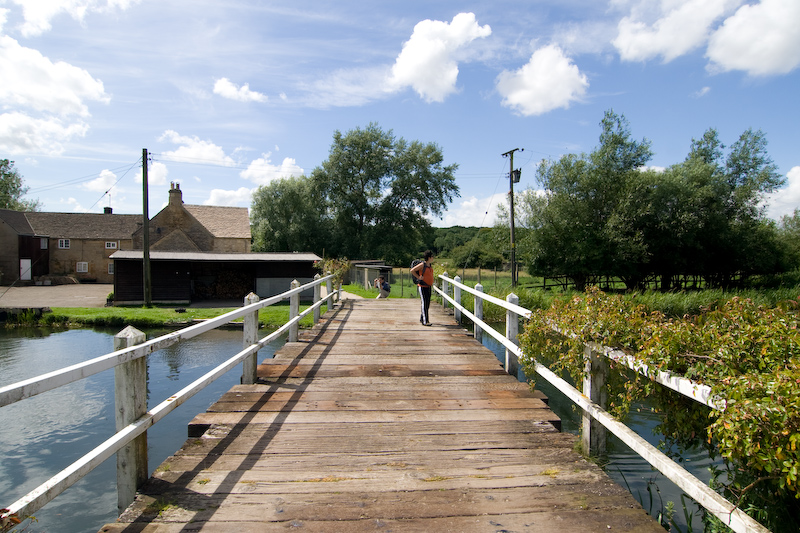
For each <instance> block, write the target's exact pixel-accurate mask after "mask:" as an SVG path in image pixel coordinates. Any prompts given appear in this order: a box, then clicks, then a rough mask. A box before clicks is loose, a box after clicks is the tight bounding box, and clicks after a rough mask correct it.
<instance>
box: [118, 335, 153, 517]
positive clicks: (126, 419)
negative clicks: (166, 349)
mask: <svg viewBox="0 0 800 533" xmlns="http://www.w3.org/2000/svg"><path fill="white" fill-rule="evenodd" d="M146 340H147V335H145V334H144V333H142V332H141V331H139V330H138V329H136V328H134V327H133V326H128V327H126V328H125V329H123V330H122V331H120V332H119V333H117V334H116V335H115V336H114V350H115V351H116V350H121V349H123V348H128V347H130V346H135V345H137V344H141V343H143V342H144V341H146ZM114 406H115V421H116V427H117V431H120V430H121V429H122V428H124V427H125V426H127V425H129V424H132V423H133V422H134V421H136V419H137V418H139V417H140V416H142V415H144V414H145V413H146V412H147V357H139V358H137V359H134V360H133V361H128V362H127V363H123V364H121V365H117V366H115V367H114ZM145 481H147V432H145V433H143V434H141V435H139V436H138V437H136V439H134V440H133V441H132V442H131V443H130V444H128V445H127V446H125V447H124V448H122V449H120V450H119V451H118V452H117V509H118V510H119V512H120V514H122V512H123V511H124V510H125V509H126V508H127V507H128V506H129V505H130V504H131V503H133V500H134V498H135V497H136V489H137V488H139V487H140V486H141V485H142V484H143V483H144V482H145Z"/></svg>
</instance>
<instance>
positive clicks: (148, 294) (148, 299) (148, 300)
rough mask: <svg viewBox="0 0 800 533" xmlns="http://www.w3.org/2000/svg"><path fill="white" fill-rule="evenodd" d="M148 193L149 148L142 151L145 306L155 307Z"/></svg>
mask: <svg viewBox="0 0 800 533" xmlns="http://www.w3.org/2000/svg"><path fill="white" fill-rule="evenodd" d="M148 204H149V200H148V193H147V148H143V149H142V249H143V259H144V262H143V263H142V271H143V275H144V279H143V282H144V305H145V307H152V306H153V294H152V291H151V281H150V213H149V211H150V210H149V207H148Z"/></svg>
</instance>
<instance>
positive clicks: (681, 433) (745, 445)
mask: <svg viewBox="0 0 800 533" xmlns="http://www.w3.org/2000/svg"><path fill="white" fill-rule="evenodd" d="M634 302H635V299H631V298H625V297H623V296H619V295H607V294H604V293H602V292H601V291H599V290H597V289H596V288H593V289H590V290H589V291H587V292H586V293H585V294H573V295H570V296H569V297H568V298H565V299H563V300H556V301H555V302H554V303H553V305H552V306H551V307H550V308H548V309H546V310H537V311H534V313H533V317H532V318H531V320H530V321H529V322H528V323H527V325H526V327H525V331H524V333H523V334H521V335H520V342H521V344H522V346H523V349H524V353H525V355H526V361H525V362H526V363H527V364H528V365H530V363H531V362H532V360H533V359H534V358H536V359H537V360H539V361H540V362H543V363H544V364H549V365H550V366H552V367H554V369H555V370H560V371H564V372H568V373H569V374H570V376H571V377H572V379H573V380H575V382H576V383H578V382H580V380H581V379H582V372H583V350H584V345H585V344H586V343H589V342H595V343H598V344H601V345H604V346H608V347H612V348H615V349H620V350H622V351H624V352H626V353H628V354H635V356H636V357H637V358H638V359H640V360H641V361H642V362H644V363H646V364H647V365H648V366H649V367H650V369H651V371H653V372H656V371H659V370H663V371H669V372H673V373H676V374H679V375H682V376H685V377H688V378H690V379H692V380H694V381H696V382H699V383H704V384H707V385H708V386H710V387H711V389H712V393H713V395H714V396H715V397H716V398H718V399H724V400H725V408H724V409H723V410H712V409H708V408H697V407H693V408H691V409H686V408H685V403H686V401H687V400H685V399H678V398H675V395H674V394H672V393H670V394H665V393H663V391H659V390H658V389H661V387H660V386H657V385H655V383H654V382H652V381H651V380H649V379H647V378H645V377H641V376H639V377H635V378H632V379H626V378H625V377H624V376H630V373H624V372H612V377H613V379H610V380H609V385H608V386H609V398H610V406H609V407H610V410H611V411H612V412H613V413H614V414H616V415H618V416H624V414H625V413H626V412H627V409H629V407H630V404H631V402H632V401H633V400H634V399H636V398H641V397H642V396H643V395H645V394H652V395H653V396H652V398H655V401H656V403H657V404H660V408H661V409H662V410H663V412H665V413H670V415H669V416H666V417H665V423H664V426H663V428H662V429H664V432H665V434H666V435H667V437H668V438H671V439H672V440H674V441H676V442H689V441H691V440H692V438H693V437H695V435H694V433H696V432H698V428H700V429H699V431H704V432H705V435H704V440H705V441H706V442H705V444H706V446H707V447H709V448H710V449H712V450H716V451H717V452H718V453H719V454H720V455H721V456H722V457H723V458H724V459H725V461H726V465H727V466H726V468H727V470H726V472H725V473H726V474H727V477H725V476H719V477H717V478H715V482H714V484H715V485H716V488H717V489H718V490H720V491H721V492H722V493H723V494H724V495H725V496H726V497H727V498H728V499H730V500H731V501H733V502H734V503H735V504H738V505H739V506H740V507H741V508H743V509H745V510H747V511H748V512H750V513H751V514H753V515H754V516H756V517H757V518H758V519H759V520H762V521H763V522H764V523H765V524H766V525H767V526H768V527H770V528H771V529H772V530H773V531H797V530H798V526H799V525H800V505H798V501H800V490H798V476H799V475H800V316H799V315H798V309H799V308H800V301H798V300H791V301H785V302H783V303H780V304H778V305H776V306H774V307H768V306H765V305H756V304H755V303H753V301H752V300H750V299H746V298H738V297H734V298H732V299H730V300H727V301H723V302H719V303H718V304H717V305H715V306H714V308H708V309H704V310H703V312H701V313H700V314H698V315H696V316H690V315H686V316H684V317H682V318H668V317H667V316H666V315H664V314H663V313H661V312H659V311H650V310H648V308H646V307H645V306H644V305H641V304H636V303H634ZM554 328H558V329H559V330H560V331H563V332H565V333H566V332H568V333H569V336H566V335H561V334H557V333H555V331H554ZM530 375H533V374H532V373H531V374H530ZM678 405H681V407H678ZM678 415H679V416H678ZM723 480H724V481H723Z"/></svg>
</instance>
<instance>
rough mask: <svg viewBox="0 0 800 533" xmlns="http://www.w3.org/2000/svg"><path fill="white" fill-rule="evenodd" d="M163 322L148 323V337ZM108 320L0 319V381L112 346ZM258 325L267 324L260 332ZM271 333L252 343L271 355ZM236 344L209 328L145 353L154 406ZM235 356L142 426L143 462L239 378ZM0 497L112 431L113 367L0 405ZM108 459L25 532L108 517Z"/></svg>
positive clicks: (111, 465)
mask: <svg viewBox="0 0 800 533" xmlns="http://www.w3.org/2000/svg"><path fill="white" fill-rule="evenodd" d="M166 332H167V331H149V332H148V338H153V337H157V336H159V335H162V334H164V333H166ZM115 333H117V330H90V329H71V330H52V329H45V328H37V329H33V328H17V329H8V330H3V329H0V386H2V385H8V384H11V383H16V382H18V381H20V380H23V379H27V378H30V377H34V376H38V375H41V374H43V373H46V372H49V371H52V370H56V369H59V368H64V367H66V366H69V365H72V364H76V363H79V362H82V361H86V360H88V359H92V358H94V357H98V356H100V355H103V354H106V353H108V352H111V351H112V350H113V335H114V334H115ZM262 335H266V333H262ZM283 342H284V341H283V340H281V341H276V342H275V343H273V344H272V345H270V346H269V347H268V348H267V349H264V350H262V351H260V352H259V359H265V358H268V357H271V356H272V354H273V353H274V352H275V350H276V349H277V348H278V347H280V346H281V345H282V344H283ZM241 349H242V332H241V331H225V330H222V331H220V330H214V331H211V332H208V333H204V334H203V335H201V336H200V337H197V338H194V339H190V340H188V341H184V342H182V343H180V344H177V345H175V346H171V347H169V348H167V349H165V350H161V351H158V352H155V353H154V354H151V355H150V356H149V357H148V407H153V406H154V405H157V404H158V403H160V402H162V401H163V400H164V399H166V398H168V397H169V396H171V395H172V394H174V393H175V392H177V391H178V390H180V389H181V388H183V387H185V386H186V385H188V384H189V383H191V382H192V381H194V380H195V379H197V378H199V377H200V376H202V375H203V374H205V373H206V372H208V371H209V370H211V369H212V368H213V367H215V366H217V365H218V364H220V363H222V362H223V361H225V360H226V359H229V358H230V357H232V356H233V355H235V354H236V353H238V352H239V351H240V350H241ZM240 378H241V365H239V366H238V367H237V368H234V369H233V370H231V371H230V372H228V373H227V374H226V375H224V376H222V377H221V378H219V379H218V380H217V381H215V382H214V383H212V384H211V385H209V386H208V387H206V388H205V389H204V390H202V391H201V392H200V393H198V394H197V395H195V396H194V397H192V398H191V399H189V400H188V401H186V402H185V403H184V404H183V405H181V406H180V407H178V408H177V409H176V410H175V411H173V412H172V413H170V414H169V415H168V416H167V419H166V420H163V421H162V422H161V423H159V424H156V425H155V426H153V427H152V428H150V430H149V431H148V454H149V472H152V471H153V470H154V469H155V468H156V467H157V466H158V465H159V464H161V462H163V461H164V459H166V458H167V457H169V456H170V455H171V454H173V453H174V452H175V451H177V450H178V449H179V448H180V447H181V446H182V445H183V443H184V441H185V440H186V427H187V424H188V423H189V421H190V420H191V419H192V418H193V417H194V415H196V414H197V413H200V412H202V411H205V410H206V409H207V408H208V407H209V406H210V405H211V404H212V403H213V402H214V401H216V400H217V398H219V397H220V396H221V395H222V394H223V393H224V392H226V391H228V390H229V389H230V388H231V387H232V386H233V385H236V384H238V383H239V381H240ZM0 427H2V428H3V429H2V430H0V473H1V474H0V507H5V506H7V505H9V504H11V503H13V502H14V501H16V500H17V499H18V498H20V497H22V496H24V495H25V494H27V493H28V492H30V491H31V490H33V489H35V488H36V487H37V486H39V485H40V484H41V483H43V482H45V481H47V480H48V479H49V478H50V477H52V476H53V475H55V474H56V473H58V471H60V470H62V469H63V468H65V467H67V466H68V465H69V464H70V463H72V462H74V461H75V460H77V459H79V458H80V457H81V456H83V455H84V454H85V453H87V452H88V451H90V450H91V449H92V448H94V447H95V446H97V445H98V444H100V443H101V442H102V441H104V440H105V439H107V438H109V437H110V436H111V435H113V434H114V431H115V428H114V372H113V370H108V371H105V372H102V373H100V374H97V375H95V376H92V377H89V378H86V379H83V380H80V381H78V382H76V383H72V384H70V385H67V386H64V387H61V388H59V389H56V390H53V391H48V392H46V393H43V394H40V395H38V396H35V397H33V398H29V399H27V400H23V401H21V402H18V403H16V404H13V405H10V406H7V407H3V408H0ZM116 507H117V495H116V462H115V461H114V459H113V458H112V459H110V460H108V461H106V462H105V463H103V464H102V465H100V467H98V468H97V469H95V470H94V471H93V472H91V473H90V474H89V475H88V476H86V477H85V478H84V479H83V480H81V481H79V482H78V483H76V484H75V485H73V486H72V487H71V488H69V489H68V490H67V491H66V492H64V493H63V494H61V495H60V496H58V497H57V498H56V499H55V500H53V501H52V502H50V503H49V504H47V505H46V506H45V508H44V509H41V510H39V511H38V512H37V513H36V517H37V519H38V522H37V523H34V524H32V525H31V526H30V527H29V528H28V529H26V531H27V532H29V533H34V532H45V531H58V532H65V533H71V532H84V531H86V532H89V531H91V532H96V531H97V530H98V529H99V528H100V527H101V526H102V525H103V524H104V523H107V522H113V521H114V520H116V518H117V509H116Z"/></svg>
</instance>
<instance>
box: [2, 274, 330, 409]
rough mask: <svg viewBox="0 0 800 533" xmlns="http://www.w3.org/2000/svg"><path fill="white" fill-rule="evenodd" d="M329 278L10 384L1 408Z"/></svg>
mask: <svg viewBox="0 0 800 533" xmlns="http://www.w3.org/2000/svg"><path fill="white" fill-rule="evenodd" d="M332 278H333V275H330V276H326V277H324V278H320V279H318V280H315V281H311V282H309V283H307V284H305V285H302V286H300V287H298V288H295V289H290V290H288V291H286V292H283V293H281V294H278V295H276V296H272V297H270V298H267V299H265V300H261V301H258V302H256V303H253V304H250V305H247V306H244V307H240V308H237V309H234V310H233V311H229V312H227V313H225V314H222V315H220V316H218V317H215V318H210V319H208V320H204V321H203V322H200V323H198V324H194V325H191V326H188V327H186V328H183V329H180V330H178V331H174V332H172V333H167V334H166V335H162V336H160V337H157V338H155V339H151V340H149V341H146V342H144V343H142V344H137V345H136V346H131V347H129V348H123V349H122V350H117V351H114V352H110V353H107V354H105V355H101V356H100V357H95V358H94V359H90V360H88V361H84V362H82V363H77V364H75V365H71V366H68V367H64V368H62V369H59V370H54V371H52V372H48V373H46V374H41V375H39V376H35V377H32V378H29V379H26V380H23V381H18V382H17V383H12V384H11V385H6V386H5V387H0V407H5V406H6V405H10V404H12V403H15V402H18V401H20V400H24V399H26V398H31V397H33V396H36V395H37V394H41V393H43V392H47V391H49V390H52V389H56V388H58V387H61V386H63V385H68V384H70V383H72V382H75V381H78V380H81V379H83V378H88V377H89V376H93V375H95V374H98V373H100V372H103V371H105V370H108V369H110V368H114V367H115V366H117V365H120V364H123V363H127V362H129V361H133V360H134V359H138V358H140V357H144V356H146V355H149V354H151V353H153V352H157V351H158V350H162V349H164V348H167V347H169V346H172V345H174V344H177V343H179V342H181V341H184V340H188V339H191V338H193V337H196V336H198V335H200V334H202V333H205V332H207V331H210V330H212V329H216V328H218V327H219V326H221V325H223V324H227V323H228V322H230V321H231V320H235V319H237V318H241V317H243V316H244V315H246V314H248V313H252V312H253V311H255V310H258V309H261V308H263V307H267V306H270V305H273V304H275V303H278V302H280V301H283V300H285V299H287V298H290V297H291V296H292V295H295V294H300V293H301V292H303V291H305V290H308V288H309V287H314V286H315V285H319V284H321V283H322V282H325V281H327V280H328V279H332Z"/></svg>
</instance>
